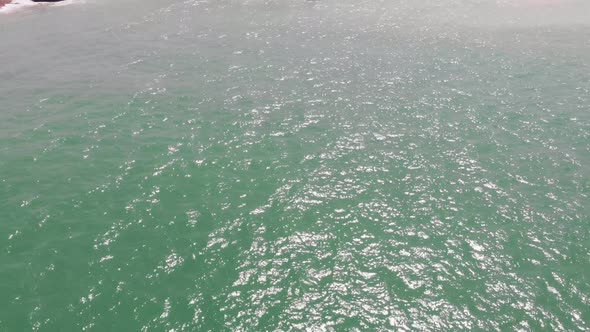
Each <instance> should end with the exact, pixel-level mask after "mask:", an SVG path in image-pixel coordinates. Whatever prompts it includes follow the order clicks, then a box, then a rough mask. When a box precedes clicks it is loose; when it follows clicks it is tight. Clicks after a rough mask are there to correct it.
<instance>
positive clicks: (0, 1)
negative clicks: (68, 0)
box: [0, 0, 64, 8]
mask: <svg viewBox="0 0 590 332" xmlns="http://www.w3.org/2000/svg"><path fill="white" fill-rule="evenodd" d="M31 1H33V2H61V1H64V0H31ZM9 3H12V0H0V8H2V7H4V6H5V5H8V4H9Z"/></svg>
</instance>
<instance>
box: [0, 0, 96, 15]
mask: <svg viewBox="0 0 590 332" xmlns="http://www.w3.org/2000/svg"><path fill="white" fill-rule="evenodd" d="M84 2H85V0H64V1H60V2H33V1H31V0H15V1H12V2H10V3H7V4H6V5H4V6H2V7H0V14H7V13H14V12H18V11H22V10H28V9H33V8H38V7H61V6H67V5H71V4H77V3H84Z"/></svg>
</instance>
